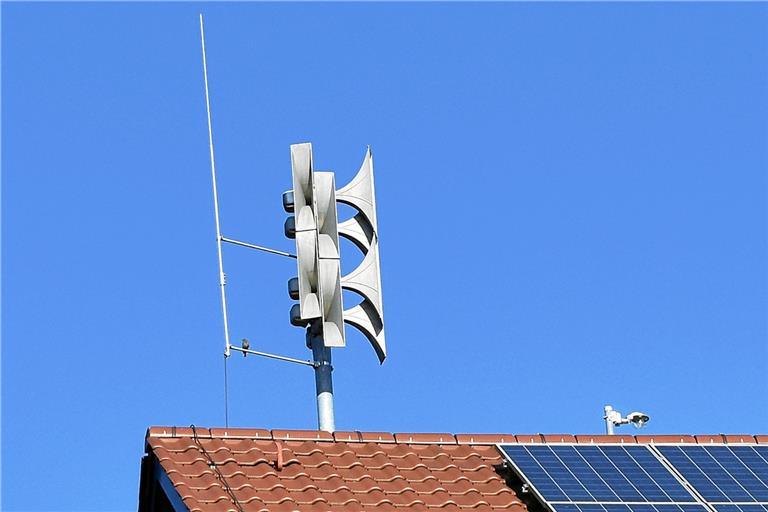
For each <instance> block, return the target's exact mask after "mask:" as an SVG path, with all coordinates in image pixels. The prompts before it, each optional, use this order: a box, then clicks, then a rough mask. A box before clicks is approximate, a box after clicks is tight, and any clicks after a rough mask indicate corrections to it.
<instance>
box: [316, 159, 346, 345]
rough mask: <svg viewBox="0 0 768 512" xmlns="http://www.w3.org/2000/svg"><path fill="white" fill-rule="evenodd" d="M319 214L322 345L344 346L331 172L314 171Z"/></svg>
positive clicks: (335, 216)
mask: <svg viewBox="0 0 768 512" xmlns="http://www.w3.org/2000/svg"><path fill="white" fill-rule="evenodd" d="M315 200H316V201H315V212H316V214H317V255H318V291H319V296H320V311H321V316H322V322H323V344H324V345H325V346H326V347H343V346H345V343H344V319H343V310H344V306H343V303H342V296H341V262H340V260H339V232H338V224H339V221H338V214H337V212H336V179H335V178H334V175H333V173H332V172H316V173H315Z"/></svg>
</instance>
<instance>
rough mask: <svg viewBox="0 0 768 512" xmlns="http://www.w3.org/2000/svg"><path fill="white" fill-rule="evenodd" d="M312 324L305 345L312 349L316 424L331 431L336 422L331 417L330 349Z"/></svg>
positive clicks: (331, 381) (334, 427)
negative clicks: (315, 394) (315, 393)
mask: <svg viewBox="0 0 768 512" xmlns="http://www.w3.org/2000/svg"><path fill="white" fill-rule="evenodd" d="M317 330H318V329H316V328H315V327H314V326H310V327H309V329H307V345H309V347H310V348H311V349H312V358H313V359H314V360H315V390H316V392H317V426H318V428H319V429H320V430H324V431H326V432H333V431H335V430H336V422H335V420H334V417H333V380H332V378H331V372H332V371H333V366H332V365H331V349H330V348H327V347H326V346H325V344H324V343H323V335H322V334H320V333H318V332H317Z"/></svg>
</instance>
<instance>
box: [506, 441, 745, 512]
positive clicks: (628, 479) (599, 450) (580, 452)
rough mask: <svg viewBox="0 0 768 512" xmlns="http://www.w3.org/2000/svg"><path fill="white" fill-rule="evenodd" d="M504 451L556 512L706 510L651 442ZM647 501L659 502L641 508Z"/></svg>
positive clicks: (509, 448) (508, 448)
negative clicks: (649, 443) (661, 460)
mask: <svg viewBox="0 0 768 512" xmlns="http://www.w3.org/2000/svg"><path fill="white" fill-rule="evenodd" d="M501 450H502V452H503V453H504V454H505V455H506V457H507V458H508V460H509V461H511V462H512V463H513V465H514V466H515V467H516V468H517V469H518V471H519V472H520V473H521V476H522V477H523V478H524V479H525V480H526V481H527V482H528V483H529V485H530V486H532V487H533V488H534V490H535V492H537V493H538V494H539V495H540V497H541V498H542V499H543V500H545V501H546V502H548V503H549V504H550V506H552V507H553V508H554V509H555V510H556V512H681V510H682V511H683V512H701V510H702V509H701V507H700V505H698V501H697V499H696V498H695V497H694V496H693V495H692V494H691V493H690V492H688V490H686V488H685V487H684V486H683V484H682V483H681V482H680V481H679V480H678V479H677V478H676V477H675V476H674V475H673V474H672V473H671V472H670V471H669V470H668V469H667V468H666V467H665V466H664V465H663V464H662V463H661V462H660V461H659V459H658V458H657V457H656V456H655V455H654V454H653V453H652V452H651V451H650V449H649V448H648V447H647V446H640V445H631V446H622V445H505V446H501ZM590 502H591V503H590ZM649 503H653V504H655V506H649V505H645V506H640V504H649ZM617 504H624V505H618V508H616V505H617ZM666 504H669V505H666ZM566 505H567V506H566ZM682 505H686V506H693V507H694V508H692V509H690V510H686V509H681V506H682ZM563 507H565V508H563ZM569 507H570V508H569ZM572 507H577V508H572ZM607 507H610V508H607ZM627 507H629V508H627ZM659 507H661V508H659ZM694 509H695V510H694ZM750 512H753V511H750Z"/></svg>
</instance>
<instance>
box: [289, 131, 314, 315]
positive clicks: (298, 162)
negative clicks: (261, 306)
mask: <svg viewBox="0 0 768 512" xmlns="http://www.w3.org/2000/svg"><path fill="white" fill-rule="evenodd" d="M291 174H292V175H293V190H292V191H290V192H286V193H285V194H283V207H284V208H285V210H286V211H288V212H290V211H292V212H293V213H294V215H293V216H292V217H289V218H288V219H287V220H286V222H285V234H286V236H288V237H294V238H295V239H296V261H297V267H298V272H299V275H298V277H297V278H296V280H297V281H298V286H297V283H296V282H293V283H290V282H289V289H291V288H293V289H294V290H295V289H296V288H297V289H298V294H296V292H295V291H294V290H291V291H290V292H289V293H291V295H294V296H296V295H298V297H297V298H298V299H299V304H298V306H299V307H298V308H292V310H291V323H292V324H294V325H306V324H307V323H308V322H309V321H310V320H312V319H315V318H319V317H320V316H321V313H320V299H319V295H318V287H317V280H318V279H317V278H318V269H317V267H318V262H317V257H316V254H317V221H316V218H315V212H314V208H315V197H314V196H315V190H314V189H315V186H314V179H313V175H314V172H313V168H312V144H310V143H306V144H294V145H292V146H291ZM291 235H292V236H291Z"/></svg>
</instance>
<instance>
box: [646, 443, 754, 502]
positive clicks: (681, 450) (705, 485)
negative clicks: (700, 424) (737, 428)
mask: <svg viewBox="0 0 768 512" xmlns="http://www.w3.org/2000/svg"><path fill="white" fill-rule="evenodd" d="M657 449H658V451H659V453H661V454H662V455H663V456H664V458H665V459H667V460H668V461H669V462H670V463H671V464H672V465H673V466H674V468H675V469H676V470H677V471H678V472H679V473H680V474H681V475H682V476H683V478H685V480H686V481H687V482H688V483H690V484H691V486H692V487H693V488H694V489H695V490H696V492H698V493H699V494H700V495H701V496H702V497H703V498H704V499H705V500H706V501H708V502H710V503H712V504H723V505H720V506H716V507H715V508H716V509H717V510H718V512H768V508H766V507H765V506H764V505H768V446H750V445H742V446H733V445H714V446H702V445H690V446H688V445H682V446H677V445H675V446H658V447H657ZM729 503H738V504H739V505H737V506H736V505H730V506H728V505H725V504H729ZM734 507H735V508H734Z"/></svg>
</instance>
